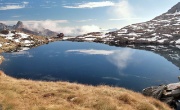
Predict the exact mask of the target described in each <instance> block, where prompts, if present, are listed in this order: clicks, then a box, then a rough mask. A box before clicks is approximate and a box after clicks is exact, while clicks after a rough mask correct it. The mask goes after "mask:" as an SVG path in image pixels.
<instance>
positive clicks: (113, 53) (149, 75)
mask: <svg viewBox="0 0 180 110" xmlns="http://www.w3.org/2000/svg"><path fill="white" fill-rule="evenodd" d="M3 56H4V57H5V59H6V60H5V61H4V62H3V63H2V64H1V65H0V68H1V69H2V70H3V71H4V72H5V73H6V74H8V75H10V76H13V77H15V78H26V79H32V80H48V81H69V82H77V83H82V84H90V85H99V84H105V85H112V86H119V87H125V88H128V89H131V90H135V91H141V90H142V89H143V88H146V87H148V86H154V85H160V84H168V83H172V82H178V79H177V77H178V76H179V75H180V71H179V68H178V67H176V66H175V65H173V64H172V63H171V62H169V61H168V60H166V59H165V58H164V57H162V56H160V55H158V54H155V53H153V52H150V51H144V50H137V49H131V48H121V47H115V46H108V45H105V44H98V43H88V42H68V41H60V42H53V43H50V44H48V45H42V46H39V47H37V48H33V49H30V50H27V51H22V52H16V53H3Z"/></svg>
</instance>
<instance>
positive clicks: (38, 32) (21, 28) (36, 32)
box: [0, 21, 58, 37]
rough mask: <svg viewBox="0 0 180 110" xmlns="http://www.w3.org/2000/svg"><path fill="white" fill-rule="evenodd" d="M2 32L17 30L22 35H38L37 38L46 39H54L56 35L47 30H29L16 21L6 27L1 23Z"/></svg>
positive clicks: (0, 29)
mask: <svg viewBox="0 0 180 110" xmlns="http://www.w3.org/2000/svg"><path fill="white" fill-rule="evenodd" d="M2 30H18V31H21V32H24V33H28V34H33V35H38V36H47V37H55V36H57V34H58V33H56V32H53V31H51V30H49V29H44V28H41V29H40V30H35V29H31V28H29V27H27V26H25V25H24V24H23V22H21V21H18V22H17V24H16V25H14V26H7V25H5V24H3V23H0V31H2Z"/></svg>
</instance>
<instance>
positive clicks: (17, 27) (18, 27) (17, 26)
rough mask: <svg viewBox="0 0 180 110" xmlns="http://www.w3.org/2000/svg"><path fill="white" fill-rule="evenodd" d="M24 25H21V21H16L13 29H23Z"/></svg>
mask: <svg viewBox="0 0 180 110" xmlns="http://www.w3.org/2000/svg"><path fill="white" fill-rule="evenodd" d="M23 27H24V25H23V22H22V21H18V22H17V24H16V25H15V29H20V28H23Z"/></svg>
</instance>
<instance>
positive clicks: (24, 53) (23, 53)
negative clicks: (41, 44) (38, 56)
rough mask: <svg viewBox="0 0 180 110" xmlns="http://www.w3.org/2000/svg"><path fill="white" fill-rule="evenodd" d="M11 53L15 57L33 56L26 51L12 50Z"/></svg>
mask: <svg viewBox="0 0 180 110" xmlns="http://www.w3.org/2000/svg"><path fill="white" fill-rule="evenodd" d="M12 55H13V56H15V57H17V56H27V57H29V58H31V57H33V55H32V54H30V53H29V52H27V51H20V52H13V53H12Z"/></svg>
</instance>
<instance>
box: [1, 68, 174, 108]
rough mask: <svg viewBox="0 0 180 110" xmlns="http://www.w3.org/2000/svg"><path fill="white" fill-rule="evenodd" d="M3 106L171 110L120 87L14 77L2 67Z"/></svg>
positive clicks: (158, 102) (160, 103)
mask: <svg viewBox="0 0 180 110" xmlns="http://www.w3.org/2000/svg"><path fill="white" fill-rule="evenodd" d="M0 83H1V84H0V109H3V110H4V109H5V110H6V109H9V110H31V109H33V110H39V109H41V110H44V109H48V110H121V109H123V110H145V109H146V110H171V109H170V108H169V107H168V105H166V104H164V103H162V102H160V101H158V100H156V99H153V98H150V97H145V96H143V95H141V94H140V93H135V92H133V91H129V90H126V89H124V88H119V87H109V86H105V85H100V86H90V85H82V84H76V83H69V82H43V81H32V80H25V79H15V78H12V77H10V76H7V75H6V74H4V72H2V71H0Z"/></svg>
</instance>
